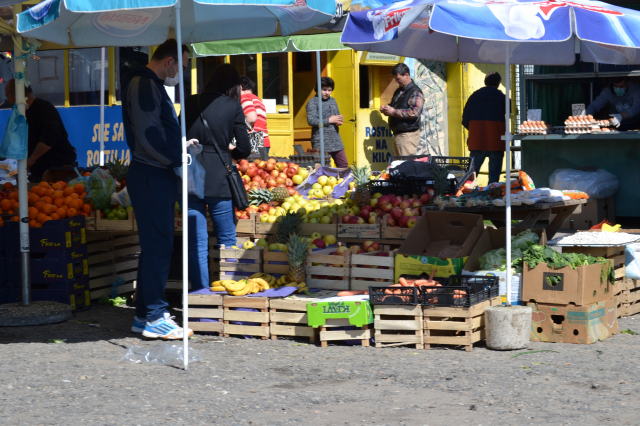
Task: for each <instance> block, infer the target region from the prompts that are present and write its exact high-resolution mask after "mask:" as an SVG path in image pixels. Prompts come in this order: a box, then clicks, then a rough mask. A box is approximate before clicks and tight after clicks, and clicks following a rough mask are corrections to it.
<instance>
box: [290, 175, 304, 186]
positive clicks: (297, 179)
mask: <svg viewBox="0 0 640 426" xmlns="http://www.w3.org/2000/svg"><path fill="white" fill-rule="evenodd" d="M291 180H292V181H293V183H295V184H296V185H300V184H301V183H302V182H304V178H303V177H302V176H300V175H295V176H294V177H292V178H291Z"/></svg>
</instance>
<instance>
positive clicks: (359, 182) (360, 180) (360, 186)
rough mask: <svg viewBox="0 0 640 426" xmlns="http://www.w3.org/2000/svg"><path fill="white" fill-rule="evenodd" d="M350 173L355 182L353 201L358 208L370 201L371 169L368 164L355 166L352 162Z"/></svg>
mask: <svg viewBox="0 0 640 426" xmlns="http://www.w3.org/2000/svg"><path fill="white" fill-rule="evenodd" d="M351 173H353V181H354V182H355V187H354V189H353V191H354V194H353V201H354V202H355V203H356V205H357V206H358V207H360V208H362V207H364V206H368V205H369V203H370V202H371V194H370V193H369V182H370V179H369V178H370V177H371V170H370V169H369V166H368V165H367V166H365V167H357V166H356V163H355V162H354V163H353V165H352V166H351Z"/></svg>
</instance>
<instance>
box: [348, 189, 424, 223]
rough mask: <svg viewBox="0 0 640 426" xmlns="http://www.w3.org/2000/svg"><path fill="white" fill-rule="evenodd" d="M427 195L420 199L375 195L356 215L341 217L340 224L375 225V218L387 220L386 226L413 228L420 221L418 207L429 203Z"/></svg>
mask: <svg viewBox="0 0 640 426" xmlns="http://www.w3.org/2000/svg"><path fill="white" fill-rule="evenodd" d="M430 199H431V197H430V195H429V194H423V195H422V196H421V197H420V198H407V199H405V198H403V197H400V196H395V195H393V194H389V195H382V194H380V193H376V194H374V195H373V197H372V198H371V204H370V205H368V206H364V207H362V209H361V210H360V212H359V213H358V214H357V215H348V214H347V215H344V216H342V223H353V224H357V223H376V218H378V217H380V218H384V217H386V218H387V226H393V227H395V228H413V227H414V226H416V224H417V223H418V220H419V219H420V216H421V214H420V207H422V206H423V205H425V204H428V203H429V200H430Z"/></svg>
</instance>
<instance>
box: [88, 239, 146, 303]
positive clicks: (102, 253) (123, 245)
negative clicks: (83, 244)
mask: <svg viewBox="0 0 640 426" xmlns="http://www.w3.org/2000/svg"><path fill="white" fill-rule="evenodd" d="M87 251H88V252H89V258H88V264H89V288H90V294H91V299H92V300H94V299H99V298H100V297H102V296H104V295H108V296H111V295H112V294H113V290H114V287H113V284H114V283H116V281H117V280H118V278H122V279H123V280H124V282H125V283H124V284H122V285H120V286H118V287H117V288H116V294H122V293H127V292H131V291H133V290H134V289H135V280H136V279H137V276H138V261H139V256H138V254H139V253H140V251H141V249H140V238H139V236H138V235H137V234H133V235H131V234H119V233H116V232H99V231H95V232H87Z"/></svg>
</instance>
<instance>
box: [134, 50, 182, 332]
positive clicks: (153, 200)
mask: <svg viewBox="0 0 640 426" xmlns="http://www.w3.org/2000/svg"><path fill="white" fill-rule="evenodd" d="M181 53H182V55H183V64H184V65H185V66H186V64H187V61H188V60H189V50H188V49H187V47H186V46H182V52H181ZM178 73H179V70H178V44H177V43H176V41H175V40H173V39H169V40H167V41H166V42H164V43H163V44H161V45H160V46H158V48H157V49H156V50H155V52H154V54H153V57H152V58H151V61H150V62H149V64H148V65H147V66H146V67H136V68H133V69H132V70H131V72H129V73H128V74H126V75H125V76H124V77H123V79H122V80H123V81H122V116H123V117H122V118H123V123H124V129H125V133H126V135H127V144H128V145H129V148H130V150H131V156H132V160H131V164H130V166H129V172H128V174H127V189H128V191H129V195H130V197H131V204H132V205H133V209H134V211H135V212H136V216H137V217H138V221H137V222H138V232H139V235H140V247H141V253H140V261H139V264H138V281H137V295H136V316H135V318H134V320H133V327H132V328H131V331H133V332H136V333H142V334H143V335H144V336H145V337H151V338H161V339H182V337H183V330H182V328H181V327H179V326H178V324H176V323H175V321H173V319H172V317H171V315H170V314H169V312H168V310H167V307H168V306H169V304H168V302H167V298H166V295H165V288H166V284H167V278H168V277H169V266H170V264H171V255H172V253H173V234H174V216H175V203H176V201H178V185H179V180H178V177H177V175H176V173H175V171H174V170H173V169H174V167H180V166H181V165H182V142H181V141H182V133H181V131H180V124H179V123H178V118H177V116H176V112H175V109H174V107H173V103H172V102H171V99H170V98H169V95H168V94H167V91H166V90H165V88H164V86H175V85H176V84H177V83H178V81H179V79H178V77H179V75H178ZM188 334H189V335H191V334H193V331H191V330H188Z"/></svg>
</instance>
